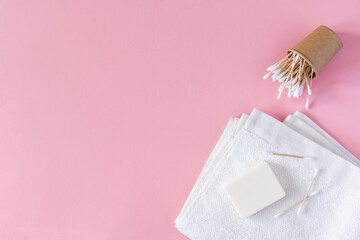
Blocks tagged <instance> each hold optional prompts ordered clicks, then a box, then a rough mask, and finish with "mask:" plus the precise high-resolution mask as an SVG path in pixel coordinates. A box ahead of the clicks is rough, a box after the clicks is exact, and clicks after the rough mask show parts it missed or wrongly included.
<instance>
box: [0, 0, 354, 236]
mask: <svg viewBox="0 0 360 240" xmlns="http://www.w3.org/2000/svg"><path fill="white" fill-rule="evenodd" d="M359 9H360V2H359V1H328V0H323V1H310V0H309V1H308V0H304V1H301V2H299V1H298V2H296V1H263V2H259V1H239V0H237V1H235V0H233V1H208V0H207V1H193V0H181V1H145V0H144V1H132V0H128V1H45V0H44V1H35V0H32V1H1V2H0V43H1V44H0V188H1V190H0V210H1V214H0V226H1V228H0V239H11V240H20V239H21V240H24V239H36V240H53V239H56V240H59V239H66V240H79V239H86V240H95V239H96V240H98V239H108V240H110V239H111V240H112V239H185V237H184V236H183V235H181V234H180V233H179V232H177V230H176V229H175V228H174V224H173V221H174V219H175V218H176V216H177V214H178V213H179V212H180V209H181V207H182V205H183V204H184V202H185V199H186V198H187V196H188V194H189V192H190V190H191V188H192V186H193V184H194V183H195V180H196V178H197V176H198V175H199V173H200V171H201V169H202V167H203V165H204V163H205V161H206V159H207V157H208V156H209V154H210V152H211V150H212V148H213V147H214V145H215V143H216V142H217V140H218V138H219V136H220V135H221V133H222V131H223V129H224V127H225V126H226V124H227V122H228V120H229V118H230V117H231V116H239V115H240V114H241V113H243V112H247V113H249V112H250V111H251V110H252V109H253V108H254V107H256V108H259V109H260V110H263V111H265V112H266V113H269V114H272V115H273V116H275V117H277V118H278V119H281V120H282V119H283V118H284V117H285V116H286V115H288V114H290V113H293V112H295V111H296V110H301V111H303V112H305V113H306V114H308V115H309V116H310V117H312V118H313V119H314V120H315V121H316V122H317V123H319V124H320V126H322V127H323V128H324V129H325V130H327V131H328V132H329V133H330V134H332V135H333V136H335V138H336V139H338V140H339V141H340V143H342V144H343V145H344V146H345V147H346V148H348V149H349V150H350V151H351V152H352V153H354V154H355V155H356V156H358V157H359V156H360V148H359V145H360V138H359V134H360V127H359V119H360V107H359V105H360V79H359V76H360V58H359V53H360V27H359V26H360V14H359ZM320 24H325V25H327V26H329V27H331V28H333V29H334V30H335V31H336V32H338V34H339V35H340V37H341V38H342V40H343V42H344V48H343V49H342V50H341V52H339V54H338V55H337V56H336V57H335V58H334V59H333V61H332V62H330V64H329V65H328V66H327V67H326V68H325V69H324V71H323V72H322V73H321V75H320V77H319V78H318V79H317V80H316V81H314V84H313V94H314V97H313V98H312V106H311V109H310V110H304V104H305V97H302V98H301V99H300V100H295V99H290V100H289V99H287V98H286V97H285V98H283V99H281V100H280V101H279V100H277V99H276V96H277V93H276V91H277V88H278V84H276V83H273V82H271V81H270V80H268V81H263V80H262V76H263V75H264V73H265V69H266V67H268V66H269V65H271V64H272V63H274V62H275V61H277V60H279V59H280V58H282V57H283V56H284V53H285V51H286V49H288V48H289V47H291V46H293V45H294V44H296V43H297V42H298V41H299V40H301V39H302V38H303V37H304V36H305V35H306V34H308V33H309V32H310V31H312V30H313V29H315V28H316V27H317V26H318V25H320Z"/></svg>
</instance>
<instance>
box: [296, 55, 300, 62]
mask: <svg viewBox="0 0 360 240" xmlns="http://www.w3.org/2000/svg"><path fill="white" fill-rule="evenodd" d="M299 57H300V55H297V54H296V57H295V62H297V61H298V60H299Z"/></svg>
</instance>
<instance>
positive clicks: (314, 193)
mask: <svg viewBox="0 0 360 240" xmlns="http://www.w3.org/2000/svg"><path fill="white" fill-rule="evenodd" d="M319 192H320V191H318V190H317V191H314V192H312V193H310V195H309V196H307V197H306V200H307V199H309V198H310V197H313V196H315V195H316V194H318V193H319ZM303 200H304V199H301V200H300V201H297V202H296V203H294V204H293V205H291V206H290V207H288V208H287V209H285V210H284V211H282V212H281V213H279V214H276V215H275V216H274V218H278V217H280V216H282V215H283V214H284V213H286V212H287V211H289V210H290V209H292V208H294V207H296V206H297V205H299V204H300V203H302V202H303Z"/></svg>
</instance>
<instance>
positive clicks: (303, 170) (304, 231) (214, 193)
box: [175, 109, 360, 240]
mask: <svg viewBox="0 0 360 240" xmlns="http://www.w3.org/2000/svg"><path fill="white" fill-rule="evenodd" d="M271 152H280V153H287V154H296V155H302V156H308V157H313V158H315V159H316V160H310V159H294V158H290V157H280V156H274V155H272V154H271ZM262 160H266V161H267V162H268V163H269V164H270V166H271V168H272V169H273V171H274V173H275V174H276V176H277V178H278V180H279V181H280V183H281V185H282V186H283V188H284V190H285V192H286V193H287V196H286V197H285V198H283V199H281V200H279V201H278V202H276V203H274V204H272V205H271V206H269V207H268V208H265V209H263V210H262V211H260V212H259V213H257V214H255V215H253V216H251V217H249V218H247V219H241V218H240V217H239V216H238V214H237V212H236V210H235V208H234V207H233V205H232V204H231V201H230V199H229V197H228V196H227V194H226V193H225V191H224V185H225V184H226V183H228V182H230V181H231V180H233V179H234V178H236V177H237V176H239V175H241V173H242V172H244V171H246V170H247V169H248V168H250V167H251V166H254V165H256V163H258V162H260V161H262ZM356 161H358V160H357V159H356V158H355V157H353V156H352V155H351V154H350V153H348V152H347V151H346V150H345V149H344V148H343V147H341V146H340V145H339V144H338V143H337V142H336V141H335V140H333V139H332V138H331V137H330V136H329V135H327V134H326V133H325V132H324V131H323V130H321V129H320V128H319V127H317V126H316V125H315V124H314V123H312V121H311V120H310V119H307V117H306V116H303V115H302V114H301V113H295V114H294V116H292V117H288V118H287V119H286V120H285V121H284V124H283V123H281V122H279V121H277V120H275V119H274V118H272V117H270V116H268V115H266V114H264V113H262V112H260V111H258V110H256V109H255V110H254V111H253V112H252V113H251V115H250V116H249V117H248V116H247V115H245V114H244V115H243V116H242V117H241V118H240V119H237V118H233V119H231V120H230V122H229V124H228V126H227V128H226V129H225V131H224V133H223V135H222V137H221V138H220V140H219V142H218V144H217V145H216V146H215V148H214V150H213V152H212V154H211V155H210V157H209V159H208V161H207V163H206V165H205V167H204V169H203V171H202V173H201V174H200V177H199V179H198V180H197V182H196V184H195V186H194V188H193V190H192V192H191V194H190V196H189V198H188V200H187V201H186V203H185V205H184V207H183V209H182V211H181V213H180V214H179V216H178V218H177V219H176V221H175V223H176V227H177V228H178V229H179V231H180V232H182V233H183V234H185V235H186V236H188V237H189V238H190V239H207V240H211V239H330V240H331V239H360V227H359V226H360V169H359V168H358V167H357V166H355V165H354V164H353V163H357V162H356ZM315 167H320V168H321V169H322V171H321V174H320V175H319V177H318V179H317V181H316V182H315V184H314V186H313V189H317V190H320V191H321V193H320V194H318V195H316V196H314V197H313V198H312V199H311V200H309V203H308V204H307V205H306V207H305V209H304V210H303V214H301V215H300V216H298V215H296V210H293V211H289V212H287V213H286V214H285V215H284V216H282V217H281V218H277V219H274V218H273V216H274V215H275V214H277V213H279V212H281V211H283V210H284V209H286V208H287V207H288V206H290V205H292V204H293V203H295V202H297V201H298V200H299V199H301V198H302V197H303V196H304V194H305V191H306V187H307V185H308V184H309V181H310V180H311V177H312V174H313V171H314V168H315Z"/></svg>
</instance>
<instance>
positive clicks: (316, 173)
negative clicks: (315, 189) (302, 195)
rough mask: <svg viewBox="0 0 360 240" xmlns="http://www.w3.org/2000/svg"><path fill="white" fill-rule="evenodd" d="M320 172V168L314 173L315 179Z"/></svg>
mask: <svg viewBox="0 0 360 240" xmlns="http://www.w3.org/2000/svg"><path fill="white" fill-rule="evenodd" d="M319 172H320V168H316V169H315V171H314V177H316V176H317V175H318V174H319Z"/></svg>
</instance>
